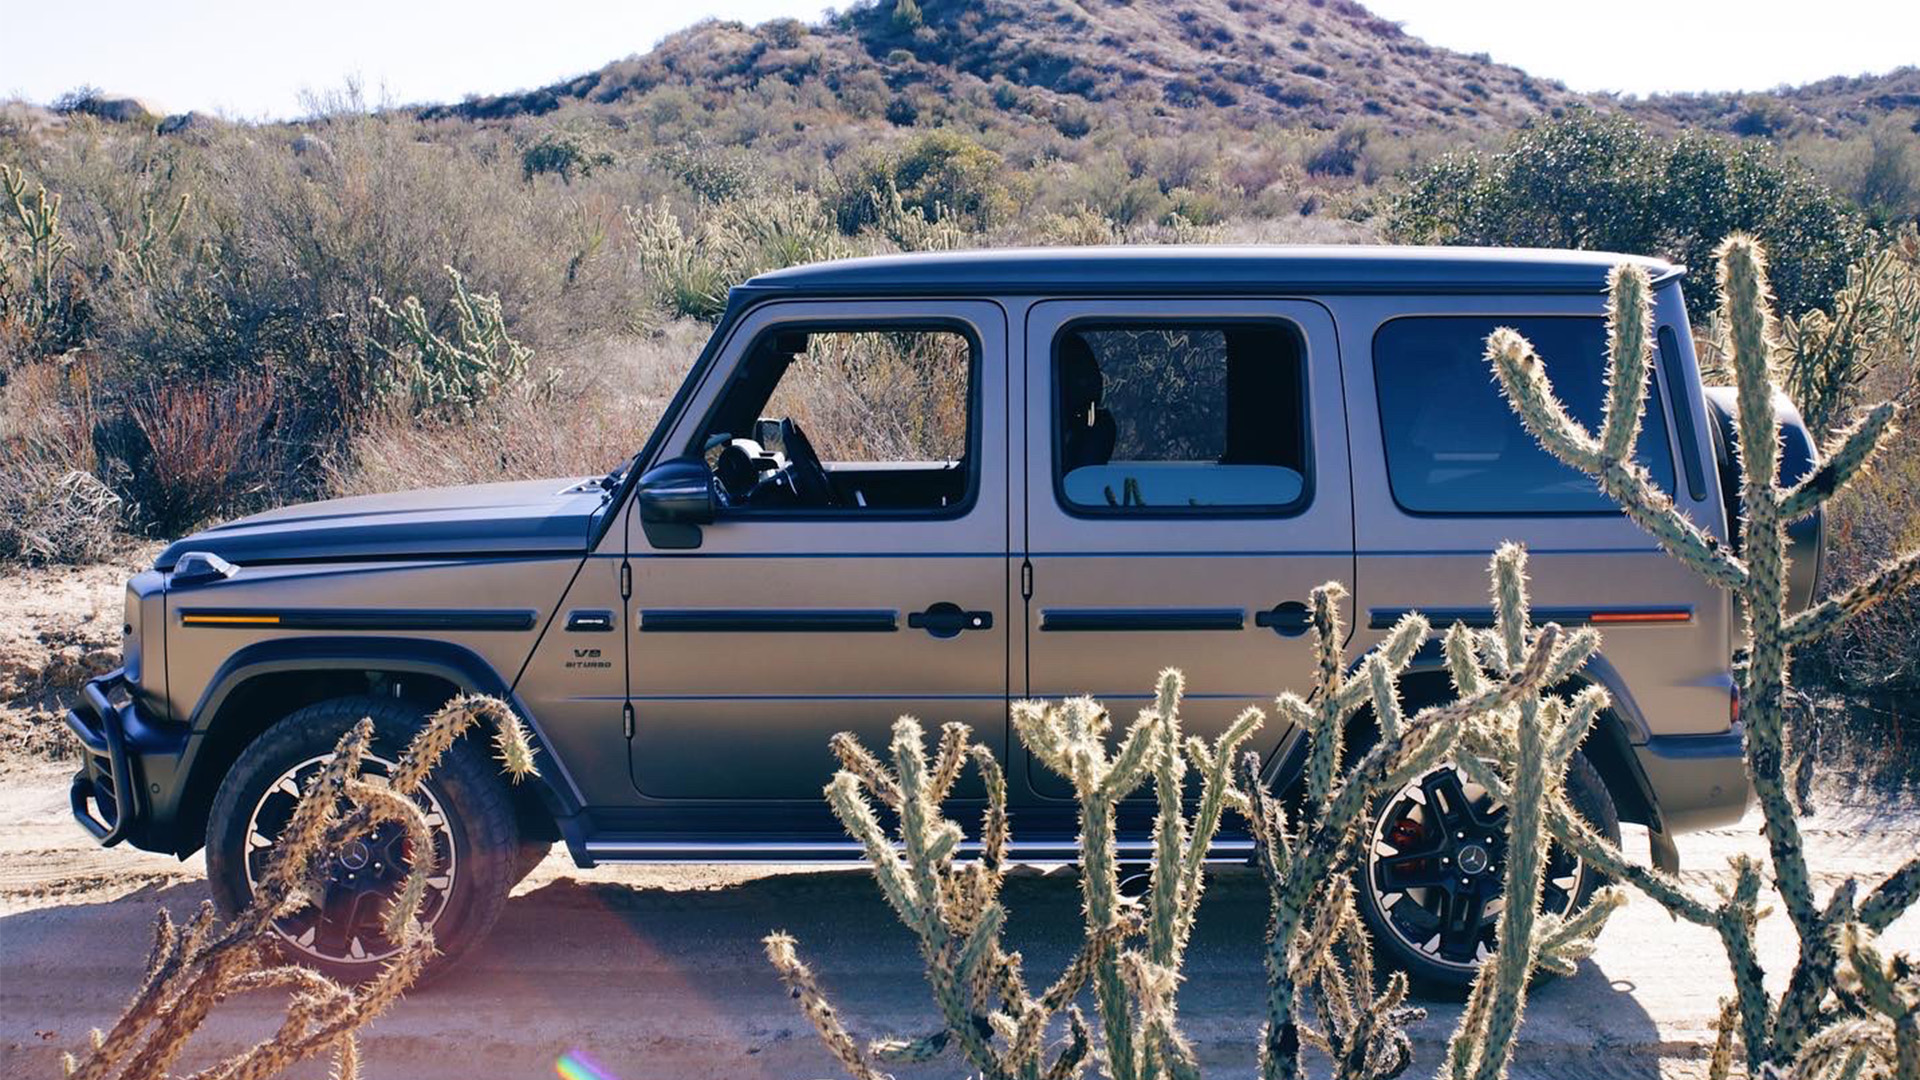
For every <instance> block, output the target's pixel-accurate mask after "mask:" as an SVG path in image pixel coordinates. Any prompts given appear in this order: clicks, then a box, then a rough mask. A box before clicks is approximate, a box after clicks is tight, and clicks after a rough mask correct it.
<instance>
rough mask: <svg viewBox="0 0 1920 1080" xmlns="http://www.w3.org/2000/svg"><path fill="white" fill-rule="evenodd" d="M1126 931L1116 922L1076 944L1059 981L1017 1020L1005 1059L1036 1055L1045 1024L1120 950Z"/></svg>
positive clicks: (1028, 1058) (1067, 1004) (1065, 1006)
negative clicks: (1077, 946) (1077, 947)
mask: <svg viewBox="0 0 1920 1080" xmlns="http://www.w3.org/2000/svg"><path fill="white" fill-rule="evenodd" d="M1128 929H1129V927H1128V926H1127V924H1125V923H1122V922H1116V923H1112V924H1110V925H1108V926H1106V927H1103V928H1101V929H1099V930H1097V931H1094V932H1093V933H1091V934H1089V935H1088V936H1087V939H1086V941H1084V942H1082V943H1081V945H1080V951H1079V952H1077V953H1075V954H1074V957H1073V960H1072V961H1071V962H1069V963H1068V964H1067V967H1066V970H1065V971H1062V972H1061V973H1060V978H1059V979H1057V980H1055V982H1054V984H1053V985H1052V986H1049V987H1047V989H1046V990H1045V991H1044V992H1043V993H1042V994H1041V995H1040V997H1039V998H1038V999H1036V1000H1035V1001H1034V1004H1033V1007H1032V1008H1030V1009H1029V1010H1028V1011H1027V1013H1026V1015H1024V1016H1022V1017H1021V1018H1020V1022H1019V1026H1018V1028H1017V1029H1016V1032H1015V1035H1014V1037H1013V1038H1012V1039H1011V1040H1009V1043H1010V1045H1009V1047H1008V1050H1007V1058H1008V1060H1010V1061H1028V1060H1032V1059H1033V1057H1034V1056H1035V1055H1036V1054H1038V1053H1039V1050H1040V1041H1041V1040H1042V1039H1043V1038H1045V1037H1046V1032H1047V1024H1048V1022H1049V1021H1051V1020H1052V1019H1053V1017H1054V1016H1056V1015H1058V1014H1059V1012H1060V1010H1062V1009H1065V1008H1067V1007H1068V1006H1069V1005H1070V1004H1071V1003H1072V1002H1073V999H1074V998H1075V997H1077V996H1078V995H1079V993H1080V989H1081V987H1083V986H1085V985H1086V984H1087V980H1088V979H1091V978H1092V977H1093V973H1094V971H1095V969H1096V968H1097V967H1098V966H1099V965H1100V963H1101V962H1102V961H1103V960H1104V959H1105V958H1106V956H1107V955H1108V954H1109V953H1111V952H1113V951H1114V950H1117V949H1118V948H1119V947H1120V944H1121V942H1122V941H1123V940H1125V937H1126V933H1127V930H1128Z"/></svg>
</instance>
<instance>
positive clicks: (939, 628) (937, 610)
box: [907, 600, 993, 638]
mask: <svg viewBox="0 0 1920 1080" xmlns="http://www.w3.org/2000/svg"><path fill="white" fill-rule="evenodd" d="M907 625H908V626H910V627H912V628H913V629H915V630H925V631H926V632H927V633H929V634H932V635H933V636H934V637H937V638H950V637H955V636H957V635H959V633H960V632H961V631H962V630H991V629H993V612H991V611H965V610H962V609H961V607H960V605H959V604H950V603H948V602H946V601H945V600H942V601H940V602H939V603H937V604H934V605H933V606H931V607H929V608H927V610H925V611H915V612H910V613H908V615H907Z"/></svg>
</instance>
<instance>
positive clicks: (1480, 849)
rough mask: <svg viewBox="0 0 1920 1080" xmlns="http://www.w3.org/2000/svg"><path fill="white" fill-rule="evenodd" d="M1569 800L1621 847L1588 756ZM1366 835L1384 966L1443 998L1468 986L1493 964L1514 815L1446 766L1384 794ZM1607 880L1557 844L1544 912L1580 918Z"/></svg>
mask: <svg viewBox="0 0 1920 1080" xmlns="http://www.w3.org/2000/svg"><path fill="white" fill-rule="evenodd" d="M1566 791H1567V801H1568V802H1569V803H1570V804H1572V806H1573V808H1574V810H1575V811H1576V812H1577V813H1579V814H1580V815H1581V816H1582V817H1584V818H1586V819H1587V821H1588V823H1589V824H1591V825H1593V827H1594V828H1595V829H1597V830H1598V831H1599V832H1600V833H1601V834H1603V835H1604V836H1606V837H1607V838H1608V839H1610V840H1612V841H1614V842H1615V843H1618V842H1619V840H1620V820H1619V816H1618V814H1617V813H1616V811H1615V809H1614V805H1613V798H1612V796H1610V795H1609V794H1608V793H1607V788H1606V784H1605V782H1604V781H1602V780H1601V779H1600V774H1599V773H1598V772H1597V771H1596V770H1595V769H1594V767H1593V765H1592V763H1591V762H1589V761H1588V760H1587V759H1586V757H1585V755H1583V754H1579V753H1575V754H1574V756H1573V760H1572V762H1571V763H1570V764H1569V765H1568V767H1567V777H1566ZM1366 828H1367V835H1366V837H1365V840H1364V846H1363V848H1362V862H1361V864H1360V865H1359V866H1358V867H1356V868H1355V871H1354V878H1355V881H1354V886H1355V892H1356V893H1357V894H1358V899H1359V906H1360V914H1361V916H1362V918H1363V919H1364V920H1365V921H1366V924H1367V929H1368V930H1369V931H1371V933H1372V935H1373V940H1374V944H1375V947H1376V948H1377V949H1378V950H1379V951H1380V953H1381V954H1382V958H1383V959H1384V960H1385V961H1386V962H1387V964H1388V965H1390V966H1392V967H1396V968H1399V969H1401V970H1403V971H1405V972H1407V974H1408V975H1409V976H1411V977H1412V978H1414V979H1415V980H1416V981H1419V982H1422V983H1425V984H1427V985H1428V986H1430V987H1433V988H1436V989H1440V990H1443V991H1452V992H1459V991H1463V990H1465V989H1466V988H1468V987H1470V986H1471V985H1472V984H1473V978H1474V975H1475V973H1477V972H1478V971H1479V969H1480V964H1481V962H1482V961H1483V960H1485V959H1486V958H1487V957H1488V956H1490V955H1492V952H1493V949H1494V945H1495V939H1494V930H1495V927H1496V926H1497V924H1498V922H1499V914H1500V911H1501V910H1502V908H1503V906H1504V897H1503V895H1502V894H1503V892H1504V891H1505V883H1506V865H1507V807H1506V806H1505V805H1504V804H1502V803H1499V802H1497V801H1495V800H1494V798H1493V796H1492V795H1491V794H1489V793H1488V792H1487V791H1486V790H1485V789H1484V788H1482V787H1480V786H1479V785H1478V784H1475V783H1474V782H1473V781H1472V780H1470V779H1468V778H1467V777H1466V775H1465V774H1464V773H1462V772H1460V771H1459V770H1458V769H1457V768H1456V767H1455V766H1454V765H1453V764H1452V763H1451V762H1447V763H1443V764H1441V765H1439V766H1437V767H1436V768H1434V769H1432V770H1431V771H1429V772H1428V773H1427V774H1426V775H1425V776H1422V777H1420V778H1419V779H1417V780H1414V781H1413V782H1411V783H1409V784H1408V785H1406V786H1405V787H1403V788H1401V789H1400V790H1399V791H1396V792H1390V793H1388V794H1386V795H1383V796H1382V797H1381V798H1380V799H1379V800H1378V801H1377V802H1376V803H1375V804H1374V808H1373V814H1372V816H1371V817H1370V818H1369V819H1368V820H1367V822H1366ZM1605 880H1606V879H1605V877H1604V876H1603V875H1602V874H1601V873H1600V872H1599V870H1598V869H1597V868H1596V867H1594V866H1592V865H1590V864H1588V863H1586V862H1584V861H1583V860H1581V859H1580V858H1579V857H1578V856H1577V855H1575V854H1574V853H1572V852H1570V851H1567V850H1566V849H1564V848H1562V847H1561V846H1560V845H1559V844H1551V845H1549V846H1548V850H1547V864H1546V869H1545V880H1544V881H1543V882H1542V887H1541V895H1540V908H1541V910H1542V911H1546V912H1549V913H1552V914H1565V913H1567V912H1570V911H1575V910H1578V909H1579V908H1580V907H1581V906H1582V905H1584V904H1586V902H1587V900H1588V899H1589V898H1590V897H1592V895H1593V893H1594V890H1596V889H1598V888H1599V887H1600V886H1601V885H1602V884H1604V883H1605Z"/></svg>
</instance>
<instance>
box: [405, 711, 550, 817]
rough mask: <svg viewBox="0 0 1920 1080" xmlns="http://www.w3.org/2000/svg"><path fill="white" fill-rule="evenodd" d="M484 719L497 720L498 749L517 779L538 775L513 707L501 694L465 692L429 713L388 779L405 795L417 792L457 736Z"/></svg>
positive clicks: (529, 742)
mask: <svg viewBox="0 0 1920 1080" xmlns="http://www.w3.org/2000/svg"><path fill="white" fill-rule="evenodd" d="M480 720H489V721H491V722H492V723H493V725H494V749H495V752H496V753H497V754H498V755H499V758H500V761H501V764H502V765H503V766H504V768H505V770H506V772H507V775H508V776H509V777H511V778H512V779H513V781H514V782H515V783H518V782H519V781H520V779H521V778H522V777H526V776H532V775H537V773H536V770H535V769H534V765H533V746H532V743H531V741H530V740H529V739H528V737H527V729H526V727H525V726H524V725H522V724H521V723H520V718H519V717H518V716H516V715H514V712H513V710H512V709H511V708H509V707H507V705H506V704H505V703H503V702H501V701H500V700H498V699H497V698H490V697H484V696H481V695H462V696H460V697H456V698H454V699H453V700H452V701H449V702H447V703H446V704H445V705H442V706H441V707H440V708H438V709H436V710H434V712H433V714H432V715H431V716H428V717H427V721H426V723H425V724H424V725H423V726H422V727H421V728H420V730H419V731H418V732H416V733H415V734H414V737H413V740H412V741H411V742H409V743H408V744H407V748H406V750H405V751H403V752H402V753H401V755H400V760H399V761H397V762H395V763H394V768H393V772H392V773H391V774H390V775H389V776H388V778H387V783H388V784H389V785H390V786H391V787H392V788H393V790H395V791H397V792H399V793H400V794H402V795H411V794H413V793H414V792H415V791H416V790H418V789H419V787H420V784H421V783H422V782H423V781H424V780H425V779H426V777H427V774H428V773H430V772H432V771H433V768H434V766H436V765H438V764H440V759H441V758H442V757H444V756H446V753H447V750H448V749H450V748H451V747H452V746H453V743H454V740H456V739H458V738H459V737H460V736H461V734H462V733H464V732H465V731H466V730H467V728H468V727H471V726H472V725H473V724H474V723H476V722H478V721H480Z"/></svg>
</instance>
